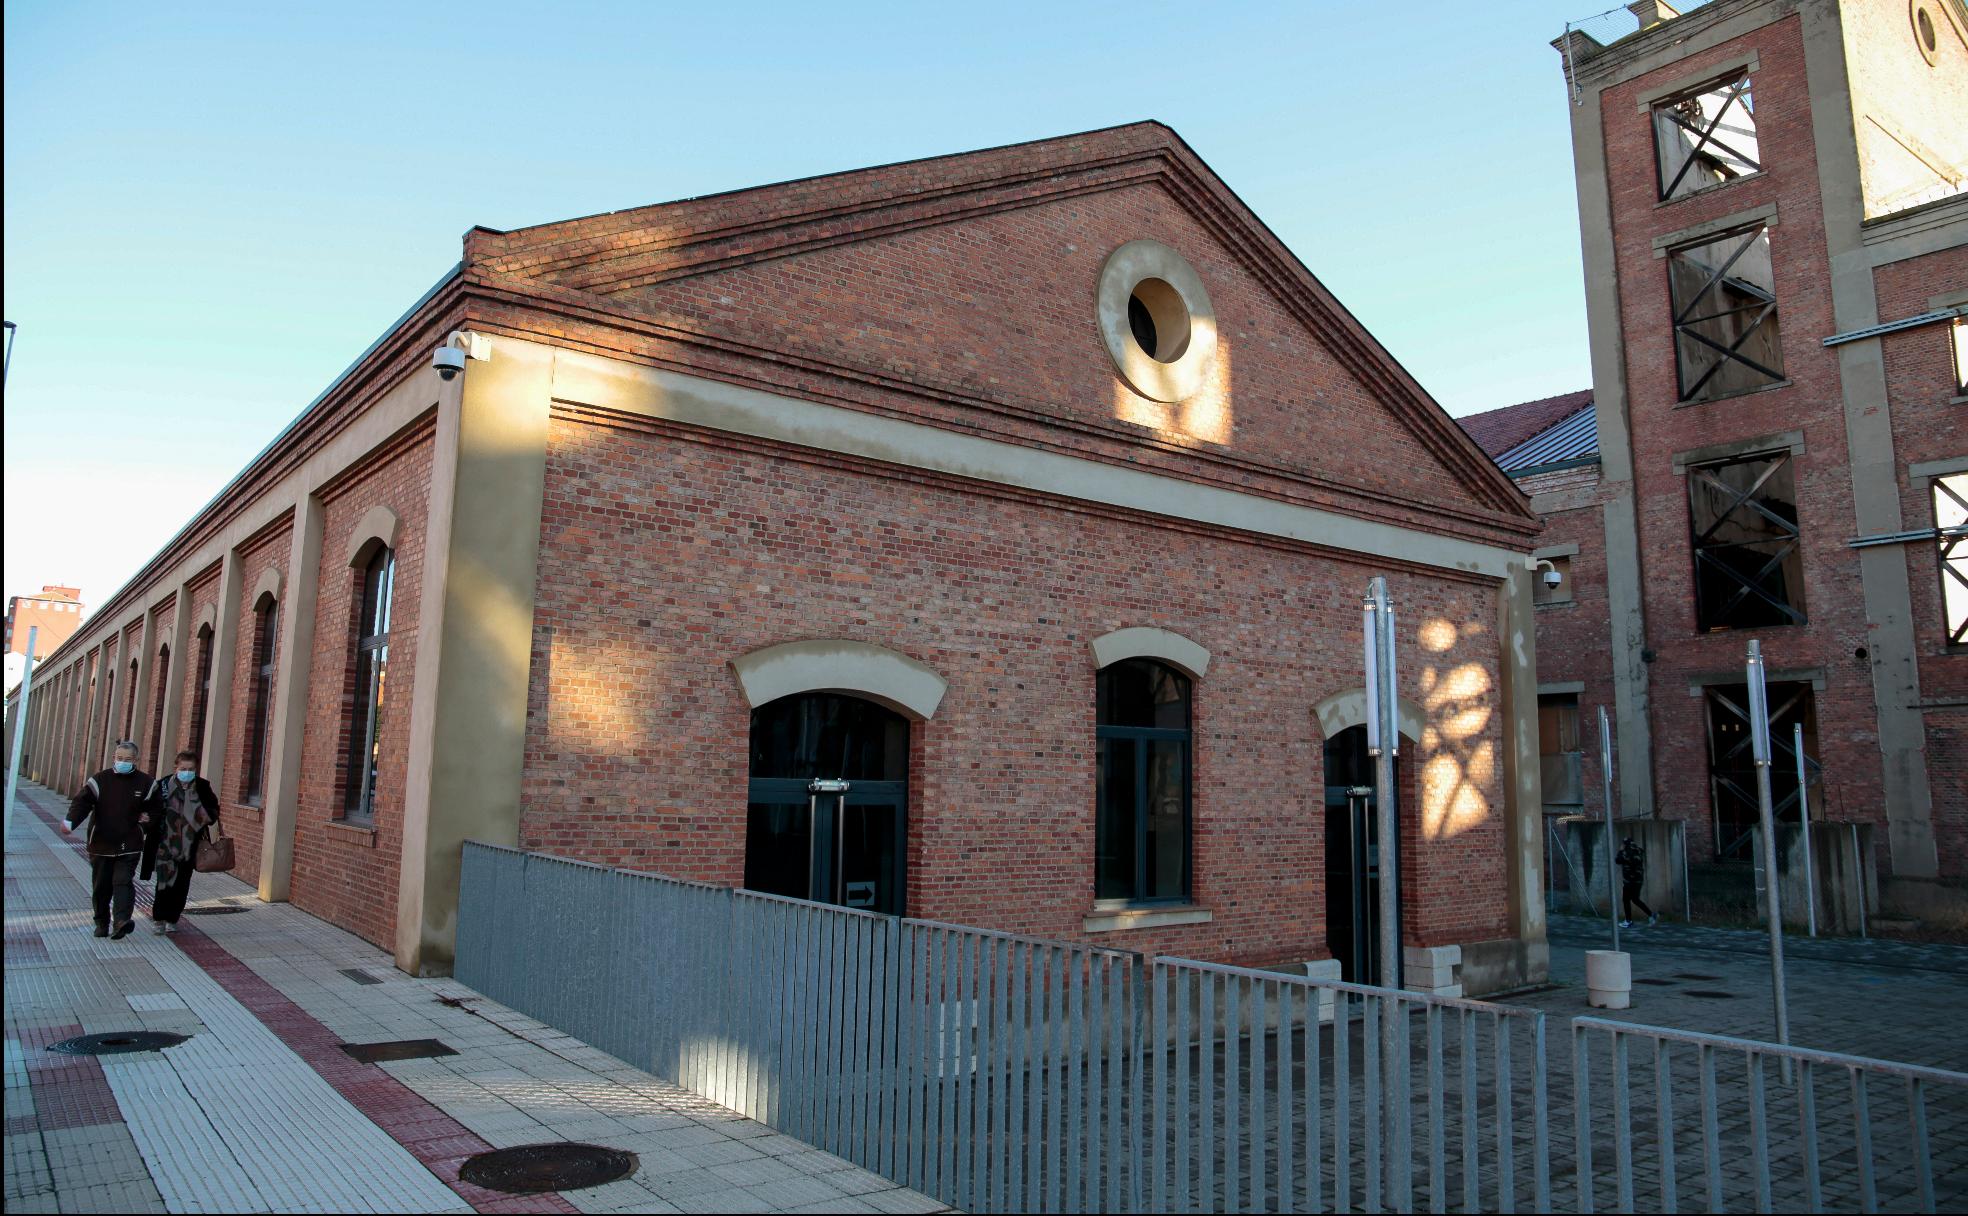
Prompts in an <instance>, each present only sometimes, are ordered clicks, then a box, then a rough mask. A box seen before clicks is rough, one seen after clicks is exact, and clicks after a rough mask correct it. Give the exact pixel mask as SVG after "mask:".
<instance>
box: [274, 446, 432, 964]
mask: <svg viewBox="0 0 1968 1216" xmlns="http://www.w3.org/2000/svg"><path fill="white" fill-rule="evenodd" d="M430 478H431V432H430V429H429V426H428V424H425V425H424V426H421V427H419V428H418V430H417V431H416V433H414V434H413V435H410V436H406V437H405V438H404V439H402V440H400V441H398V442H397V443H395V444H394V445H392V446H391V448H390V449H388V450H386V451H384V452H381V453H378V454H377V455H376V456H374V457H372V458H370V459H369V460H368V461H366V462H364V463H363V464H362V465H360V466H359V467H358V468H357V469H356V470H355V471H354V472H353V473H352V474H351V475H349V476H348V477H347V478H346V479H345V480H343V481H342V482H340V483H338V484H336V485H335V486H333V487H331V488H329V489H326V490H324V491H323V492H322V498H323V505H324V508H325V515H324V521H323V526H324V532H323V535H324V537H325V540H324V542H323V544H322V553H321V574H320V591H319V595H318V598H317V602H316V607H315V622H314V629H315V634H314V654H313V656H312V662H313V666H312V668H311V673H310V676H309V681H308V720H307V728H306V732H305V737H304V738H303V741H302V751H301V784H300V795H299V798H298V799H297V802H296V810H295V825H294V877H293V886H292V898H293V901H294V904H295V905H296V906H297V907H300V908H302V909H303V910H305V911H308V912H311V913H313V914H314V915H316V916H319V917H321V918H322V919H324V920H327V921H328V922H329V923H331V924H335V925H340V926H342V927H343V928H346V929H348V930H349V931H350V932H352V933H355V934H357V935H358V936H360V937H362V938H364V939H365V940H368V941H371V942H376V943H378V944H386V945H387V944H393V943H394V935H395V931H396V900H397V874H398V871H399V869H400V861H401V857H402V849H403V793H404V780H405V758H406V757H407V756H408V754H409V736H410V699H411V696H412V693H413V688H412V685H413V683H414V681H413V679H412V676H413V673H414V671H415V668H416V661H417V646H416V637H417V616H418V612H417V610H418V592H419V590H420V588H421V587H422V585H423V569H424V530H425V523H426V518H427V514H428V510H427V508H428V505H429V501H430ZM378 505H381V506H386V507H388V508H389V509H390V510H392V511H394V512H395V513H396V516H397V520H398V526H397V535H396V541H397V546H396V582H395V606H394V609H393V611H392V614H391V622H390V655H389V674H388V692H387V695H386V698H385V702H384V714H383V743H382V756H383V760H382V764H381V767H380V770H379V776H378V779H377V791H376V799H375V823H374V829H373V831H370V830H367V829H362V830H358V829H356V828H354V827H351V826H345V825H343V824H342V823H340V822H338V821H339V820H340V819H341V816H342V807H343V791H344V789H345V785H344V780H345V777H344V767H345V763H346V758H345V754H344V753H345V750H346V748H345V742H346V738H347V736H346V734H345V733H344V732H345V730H346V729H347V723H348V720H349V716H350V713H351V712H352V705H353V697H352V690H351V689H350V687H349V680H348V678H347V673H348V672H349V671H350V670H351V669H352V666H353V664H354V659H355V637H354V633H353V625H354V620H355V612H356V604H355V603H354V601H353V600H352V598H351V596H352V593H353V592H354V591H355V590H356V579H357V576H358V574H359V573H360V572H359V571H356V570H353V569H351V568H350V567H349V565H348V539H349V537H350V535H351V534H352V533H353V532H354V529H355V526H356V524H357V523H359V522H360V521H361V519H362V517H363V515H364V514H365V513H367V512H368V510H369V509H370V508H371V507H374V506H378Z"/></svg>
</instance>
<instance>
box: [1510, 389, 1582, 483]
mask: <svg viewBox="0 0 1968 1216" xmlns="http://www.w3.org/2000/svg"><path fill="white" fill-rule="evenodd" d="M1598 457H1599V418H1598V411H1597V410H1596V409H1595V408H1594V407H1593V406H1590V405H1588V406H1586V407H1585V408H1584V409H1582V410H1580V411H1579V412H1578V413H1576V414H1573V415H1572V416H1570V417H1569V418H1566V419H1565V420H1564V421H1562V422H1559V423H1557V424H1555V425H1553V426H1550V427H1547V428H1545V429H1544V430H1542V431H1539V432H1538V433H1537V434H1535V435H1533V436H1531V437H1530V438H1529V439H1526V440H1525V441H1524V442H1522V443H1520V444H1518V445H1517V446H1516V447H1514V448H1511V449H1510V450H1509V451H1507V452H1505V453H1504V454H1503V455H1501V456H1499V457H1497V458H1496V462H1497V467H1498V468H1500V469H1502V470H1503V471H1504V472H1506V473H1512V474H1515V473H1523V472H1528V471H1529V470H1531V469H1539V468H1544V467H1546V466H1549V465H1554V464H1563V463H1566V462H1577V463H1580V464H1583V463H1586V462H1587V461H1588V460H1596V459H1598Z"/></svg>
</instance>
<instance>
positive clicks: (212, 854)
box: [191, 823, 234, 874]
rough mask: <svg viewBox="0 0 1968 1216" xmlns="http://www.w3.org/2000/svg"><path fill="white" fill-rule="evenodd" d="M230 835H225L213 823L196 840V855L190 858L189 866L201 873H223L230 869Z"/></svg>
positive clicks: (231, 863) (231, 860)
mask: <svg viewBox="0 0 1968 1216" xmlns="http://www.w3.org/2000/svg"><path fill="white" fill-rule="evenodd" d="M233 860H234V859H233V855H232V837H230V836H227V835H226V834H225V833H224V832H222V831H221V830H220V829H219V825H218V824H216V823H214V824H213V825H212V830H211V832H210V833H208V834H207V835H206V836H205V838H204V839H202V840H200V841H199V842H198V850H197V853H196V855H195V856H194V857H193V858H192V859H191V867H192V869H194V870H197V871H198V872H199V873H201V874H215V873H224V872H225V871H227V870H230V869H232V866H233Z"/></svg>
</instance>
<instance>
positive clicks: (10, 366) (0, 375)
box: [0, 321, 20, 389]
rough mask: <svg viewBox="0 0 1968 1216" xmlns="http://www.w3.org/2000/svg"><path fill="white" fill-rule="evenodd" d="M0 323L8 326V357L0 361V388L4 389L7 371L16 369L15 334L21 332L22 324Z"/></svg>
mask: <svg viewBox="0 0 1968 1216" xmlns="http://www.w3.org/2000/svg"><path fill="white" fill-rule="evenodd" d="M0 324H5V325H6V327H7V357H6V359H5V360H3V361H0V389H3V388H5V387H6V384H7V373H8V372H10V371H13V370H14V336H15V335H16V334H18V333H19V332H20V326H18V325H15V324H14V323H13V322H12V321H6V322H0Z"/></svg>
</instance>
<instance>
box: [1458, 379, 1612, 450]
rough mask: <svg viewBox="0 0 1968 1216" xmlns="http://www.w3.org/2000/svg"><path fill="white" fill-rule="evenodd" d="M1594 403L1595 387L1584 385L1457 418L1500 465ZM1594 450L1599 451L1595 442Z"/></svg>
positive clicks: (1464, 428) (1466, 430)
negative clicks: (1519, 448) (1513, 452)
mask: <svg viewBox="0 0 1968 1216" xmlns="http://www.w3.org/2000/svg"><path fill="white" fill-rule="evenodd" d="M1591 404H1592V390H1591V389H1589V388H1582V389H1580V390H1578V391H1577V392H1574V393H1561V394H1559V395H1558V396H1556V397H1540V398H1538V399H1537V400H1536V401H1524V402H1519V403H1518V404H1516V405H1506V406H1504V407H1503V408H1502V409H1496V410H1485V411H1484V412H1483V413H1480V414H1470V415H1467V416H1465V417H1462V418H1458V419H1456V421H1457V422H1460V423H1461V424H1462V429H1463V430H1464V431H1465V432H1467V433H1468V435H1469V437H1470V438H1471V439H1474V440H1475V441H1476V442H1477V444H1478V445H1480V446H1481V447H1482V449H1483V450H1484V451H1485V452H1487V453H1489V455H1490V459H1492V460H1495V461H1497V462H1498V463H1499V464H1500V463H1502V457H1503V455H1504V453H1506V452H1508V451H1510V450H1511V449H1512V448H1514V447H1516V446H1518V445H1519V444H1521V443H1523V442H1525V441H1526V440H1528V439H1530V438H1532V437H1533V436H1536V435H1539V434H1542V433H1543V432H1545V431H1548V430H1550V429H1551V428H1552V427H1554V426H1557V425H1558V424H1559V423H1561V422H1563V421H1565V420H1566V419H1568V418H1570V417H1572V416H1573V415H1575V414H1577V413H1578V412H1579V411H1580V410H1582V409H1584V408H1586V407H1587V406H1590V405H1591ZM1594 450H1597V449H1596V445H1595V449H1594Z"/></svg>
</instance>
